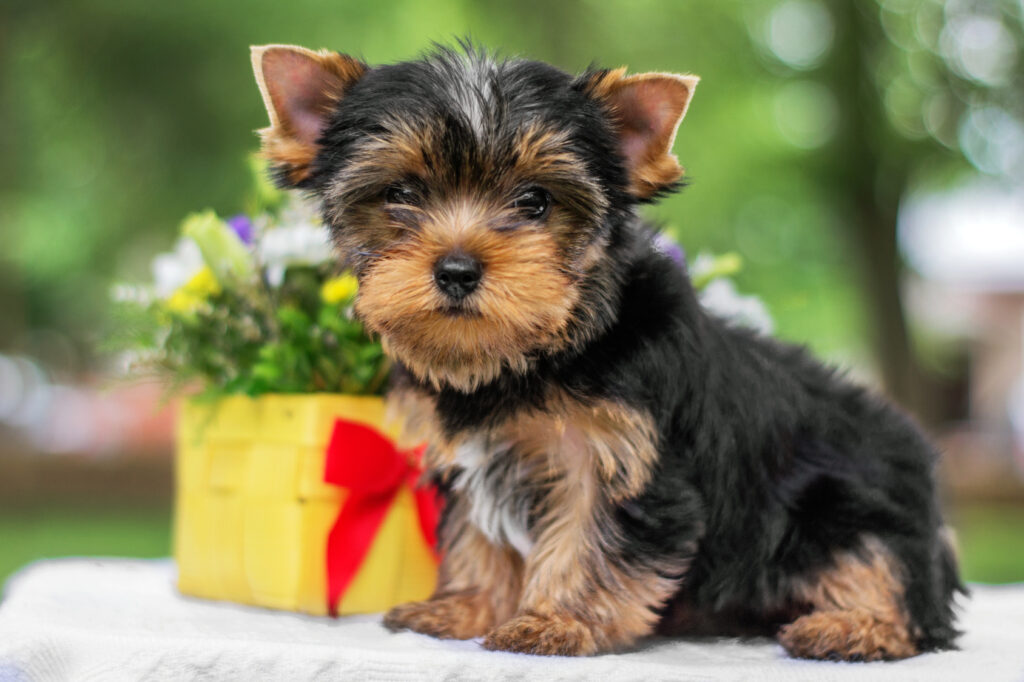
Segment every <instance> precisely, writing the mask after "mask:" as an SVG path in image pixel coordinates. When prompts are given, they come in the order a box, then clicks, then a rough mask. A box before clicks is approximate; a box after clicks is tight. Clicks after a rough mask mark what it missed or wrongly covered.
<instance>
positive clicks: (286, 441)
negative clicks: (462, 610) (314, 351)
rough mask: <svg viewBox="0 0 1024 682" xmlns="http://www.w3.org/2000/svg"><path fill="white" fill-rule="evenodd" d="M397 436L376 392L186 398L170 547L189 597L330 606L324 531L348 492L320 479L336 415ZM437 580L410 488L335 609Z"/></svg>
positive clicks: (408, 594) (394, 600)
mask: <svg viewBox="0 0 1024 682" xmlns="http://www.w3.org/2000/svg"><path fill="white" fill-rule="evenodd" d="M338 418H342V419H346V420H349V421H353V422H359V423H362V424H366V425H368V426H371V427H373V428H375V429H377V430H378V431H379V432H380V433H382V434H384V435H386V436H388V437H390V438H394V437H395V435H396V434H395V433H394V432H393V430H392V429H391V428H390V427H389V426H388V425H387V424H385V421H384V404H383V401H382V399H380V398H375V397H356V396H345V395H330V394H314V395H296V396H292V395H288V396H285V395H268V396H262V397H260V398H256V399H252V398H247V397H230V398H224V399H221V400H219V401H217V402H215V403H197V402H187V403H185V404H183V405H182V409H181V412H180V418H179V422H178V439H177V472H176V479H177V492H176V502H175V505H176V512H175V529H174V556H175V559H176V561H177V564H178V588H179V590H180V591H181V592H182V593H184V594H187V595H192V596H195V597H203V598H207V599H221V600H228V601H233V602H239V603H242V604H253V605H256V606H264V607H269V608H274V609H285V610H288V611H300V612H303V613H310V614H317V615H323V614H326V613H327V611H328V609H327V557H326V551H327V537H328V533H329V532H330V530H331V527H332V525H333V524H334V522H335V519H336V518H337V516H338V512H339V509H340V508H341V505H342V503H343V502H344V500H345V496H346V492H345V490H343V489H341V488H339V487H336V486H333V485H328V484H326V483H324V480H323V477H324V461H325V453H326V450H327V444H328V441H329V439H330V436H331V430H332V427H333V425H334V422H335V420H336V419H338ZM436 578H437V566H436V560H435V559H434V556H433V554H432V552H431V550H430V548H429V547H428V546H427V544H426V541H425V540H424V538H423V533H422V531H421V529H420V526H419V521H418V517H417V510H416V505H415V503H414V499H413V495H412V493H411V492H410V491H409V489H408V488H405V487H403V488H402V490H401V491H400V492H399V493H398V494H397V496H396V497H395V500H394V502H393V504H392V507H391V508H390V509H389V511H388V512H387V515H386V516H385V518H384V522H383V524H382V525H381V527H380V530H379V532H378V533H377V536H376V537H375V539H374V541H373V544H372V545H371V547H370V550H369V553H368V554H367V556H366V557H365V559H364V561H363V563H362V564H361V567H360V569H359V572H358V573H357V574H356V577H355V578H354V580H353V581H352V583H351V584H350V586H349V588H348V589H347V590H346V592H345V594H344V595H343V596H342V599H341V603H340V604H339V609H338V611H339V613H341V614H349V613H371V612H376V611H384V610H386V609H388V608H390V607H391V606H394V605H395V604H399V603H402V602H406V601H413V600H418V599H425V598H426V597H428V596H429V595H430V593H431V591H432V590H433V587H434V583H435V581H436Z"/></svg>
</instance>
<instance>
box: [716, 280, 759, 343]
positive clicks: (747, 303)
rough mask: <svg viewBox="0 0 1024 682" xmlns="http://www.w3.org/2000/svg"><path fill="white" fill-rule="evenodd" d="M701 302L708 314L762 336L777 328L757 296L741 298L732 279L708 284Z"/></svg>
mask: <svg viewBox="0 0 1024 682" xmlns="http://www.w3.org/2000/svg"><path fill="white" fill-rule="evenodd" d="M700 302H701V305H703V306H704V307H705V308H706V309H707V310H708V312H710V313H712V314H714V315H717V316H718V317H721V318H723V319H725V320H728V321H729V322H733V323H735V324H738V325H742V326H744V327H750V328H751V329H755V330H757V331H759V332H760V333H762V334H765V335H768V334H771V333H772V330H773V329H774V327H775V324H774V323H773V322H772V317H771V315H769V314H768V309H767V308H766V307H765V305H764V303H762V302H761V300H760V299H758V298H757V297H756V296H741V295H740V294H739V292H737V291H736V285H734V284H733V283H732V280H730V279H725V278H719V279H715V280H712V281H711V282H708V284H707V286H705V287H704V290H703V291H701V292H700Z"/></svg>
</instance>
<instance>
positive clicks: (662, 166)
mask: <svg viewBox="0 0 1024 682" xmlns="http://www.w3.org/2000/svg"><path fill="white" fill-rule="evenodd" d="M625 73H626V70H625V69H624V68H622V69H615V70H613V71H602V72H599V73H597V74H594V75H593V76H591V78H590V79H589V81H588V82H587V83H586V85H585V89H586V91H587V92H588V93H589V94H590V95H591V96H592V97H594V98H596V99H598V100H599V101H601V102H602V103H604V104H605V106H606V107H607V108H608V110H609V112H610V114H611V116H612V119H613V120H614V121H615V123H616V125H617V128H618V131H617V132H618V136H619V139H618V142H619V152H620V153H621V154H622V158H623V160H624V161H625V163H626V171H627V173H628V176H629V192H630V193H631V194H633V195H634V196H635V197H637V198H638V199H641V200H644V199H650V198H651V197H653V196H655V195H656V194H658V193H659V192H662V191H665V190H668V189H671V188H672V186H673V185H674V184H675V182H676V181H677V180H678V179H679V178H680V176H682V174H683V169H682V167H681V166H680V165H679V161H678V160H677V159H676V157H675V156H673V154H672V143H673V142H674V141H675V137H676V129H677V128H678V127H679V124H680V123H681V122H682V120H683V116H685V115H686V109H687V107H688V106H689V105H690V99H691V98H692V97H693V91H694V89H695V88H696V87H697V83H698V82H699V81H700V78H698V77H697V76H680V75H676V74H672V73H641V74H636V75H633V76H626V75H625Z"/></svg>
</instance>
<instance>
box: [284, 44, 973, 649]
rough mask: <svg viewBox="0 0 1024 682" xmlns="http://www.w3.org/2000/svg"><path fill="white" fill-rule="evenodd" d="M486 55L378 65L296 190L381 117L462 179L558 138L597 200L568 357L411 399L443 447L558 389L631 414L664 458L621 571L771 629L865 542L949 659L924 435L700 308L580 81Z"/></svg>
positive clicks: (876, 402)
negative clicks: (774, 619) (484, 125)
mask: <svg viewBox="0 0 1024 682" xmlns="http://www.w3.org/2000/svg"><path fill="white" fill-rule="evenodd" d="M483 59H486V57H485V56H483V55H481V54H478V53H476V52H474V51H473V50H470V51H469V53H468V57H466V56H463V55H461V54H456V53H454V52H451V51H447V50H441V51H439V52H437V53H435V54H433V55H430V56H428V57H427V58H425V59H423V60H420V61H414V62H408V63H403V64H399V65H395V66H384V67H376V68H373V69H371V70H370V71H369V72H368V73H367V75H366V76H364V77H363V78H362V79H361V80H360V81H359V82H358V83H356V84H355V85H354V86H353V87H352V88H351V89H350V90H349V91H348V92H347V93H346V95H345V98H344V100H343V102H342V103H341V104H340V105H339V107H338V108H337V110H336V111H335V113H334V114H333V116H332V117H331V119H330V123H329V125H328V126H327V128H326V129H325V132H324V134H323V137H322V139H321V141H320V144H321V149H322V150H321V152H320V154H319V156H318V157H317V159H316V161H315V164H314V172H313V173H312V175H310V177H309V178H308V179H307V180H306V181H305V182H304V183H303V186H304V187H306V188H307V189H310V190H313V191H314V192H320V193H323V192H324V191H325V188H326V187H327V185H328V184H329V183H330V182H331V181H332V179H334V178H336V177H337V176H338V175H339V173H343V172H344V169H345V165H346V163H347V160H348V159H349V158H350V157H351V155H352V154H353V153H354V151H355V150H358V148H359V144H360V142H361V140H363V139H365V137H366V136H368V135H373V134H376V133H379V132H380V131H381V130H385V129H386V128H387V126H388V125H389V123H388V121H390V120H426V119H429V120H431V121H434V122H435V124H437V125H440V126H442V127H443V128H444V130H445V131H447V135H448V138H447V140H446V143H445V145H444V147H443V148H444V150H445V152H446V155H445V156H444V157H442V158H436V159H434V160H433V163H436V164H438V165H442V166H444V167H445V168H446V169H447V172H450V173H453V174H456V175H457V178H456V180H455V182H456V183H461V182H471V183H480V184H481V185H485V184H486V183H487V182H488V177H487V174H488V173H494V172H500V168H501V164H500V163H498V162H495V160H494V158H493V157H494V156H495V155H500V153H499V152H500V150H501V149H504V148H505V147H507V145H506V142H507V141H508V140H510V139H512V137H513V136H514V134H515V132H516V131H518V130H520V129H522V128H523V126H525V125H527V124H529V123H531V122H535V121H537V120H543V121H546V122H548V124H549V125H551V126H554V127H557V128H558V129H560V130H564V131H567V132H568V133H569V134H570V137H571V146H572V151H573V153H574V154H576V155H577V156H578V157H579V158H580V159H581V160H582V166H581V168H580V174H581V176H585V177H586V179H587V180H588V181H590V182H593V183H596V184H597V185H598V186H599V187H600V188H601V192H602V193H603V196H604V198H605V200H606V203H607V206H606V208H604V209H601V210H596V209H593V210H590V209H588V208H587V207H585V206H584V207H581V208H580V220H581V221H582V222H584V223H585V230H587V231H588V240H589V241H593V240H594V239H597V238H598V237H601V238H604V239H605V240H606V241H607V244H608V245H607V248H606V253H605V254H604V258H603V259H602V263H601V265H600V266H599V267H597V268H595V269H594V270H593V271H591V272H590V273H589V274H588V275H587V276H588V277H589V279H588V280H587V281H585V282H584V283H583V285H584V288H585V291H586V294H585V296H584V298H583V300H582V302H581V303H580V305H579V309H578V310H577V311H575V313H574V315H573V319H577V320H584V321H582V322H580V323H579V325H580V329H579V330H577V333H576V336H575V338H576V340H577V343H575V344H574V345H572V346H570V347H569V348H568V349H563V350H560V351H558V352H554V353H549V352H547V351H545V350H544V349H538V350H537V352H536V357H535V358H534V360H535V364H534V369H533V371H532V372H530V373H528V374H525V375H523V374H514V373H511V372H507V373H506V374H504V375H503V376H501V377H499V378H498V379H497V380H496V381H494V382H493V383H490V384H488V385H486V386H483V387H481V388H479V389H477V390H475V391H473V392H472V393H469V394H467V393H463V392H460V391H458V390H455V389H451V388H442V389H441V390H439V391H438V390H435V389H432V388H430V387H429V386H427V385H422V386H419V387H418V388H419V390H422V391H424V392H426V393H429V394H431V395H433V396H434V397H436V403H437V412H438V414H439V416H440V419H441V420H442V422H443V428H444V430H445V432H446V433H448V434H449V435H457V434H459V433H462V432H467V431H473V430H476V429H481V428H488V427H489V426H490V425H493V424H495V423H498V422H500V421H501V420H502V419H504V418H506V417H508V416H509V415H511V414H513V413H515V412H517V411H519V410H522V409H526V408H534V409H542V408H543V405H544V399H545V395H546V394H547V389H548V388H549V387H551V386H557V387H559V388H560V389H562V390H565V391H566V392H568V393H569V394H570V395H571V396H573V397H574V398H576V399H577V400H579V401H582V402H587V401H597V400H611V401H615V402H617V403H621V404H625V405H628V406H631V407H633V408H635V409H638V410H641V411H643V412H644V413H647V414H649V415H651V417H652V418H653V420H654V423H655V425H656V429H657V434H658V447H659V455H660V458H659V460H658V463H657V468H656V471H655V472H654V475H653V476H652V477H651V479H650V483H649V484H648V485H647V487H646V489H645V490H644V491H643V493H642V494H641V495H639V496H637V497H636V498H634V499H631V500H628V501H626V502H624V503H622V504H621V505H620V506H618V508H617V509H616V511H615V515H614V519H615V523H616V524H618V528H617V532H616V533H615V534H616V535H617V536H618V537H621V538H623V541H622V542H621V543H619V545H618V550H617V551H618V552H620V553H621V557H619V559H621V560H622V561H624V562H625V561H627V560H628V561H637V560H638V559H637V558H638V557H639V558H641V559H642V558H644V557H647V558H650V559H651V560H652V565H653V564H654V563H656V561H655V560H658V559H661V558H668V559H672V560H673V561H674V562H675V564H676V565H677V564H678V562H679V561H684V562H685V561H689V570H688V572H687V573H686V576H685V579H684V580H683V583H682V588H681V590H680V594H679V596H678V599H680V600H683V601H685V602H686V603H688V604H692V605H696V606H697V607H698V608H699V609H701V610H702V611H705V612H707V613H728V612H733V611H741V612H743V613H745V614H747V616H746V617H748V618H752V619H755V620H756V619H757V618H765V619H770V618H771V615H770V613H769V611H770V610H772V609H774V608H777V607H778V606H779V604H780V603H782V602H785V600H786V599H787V594H788V590H789V588H790V581H791V579H792V578H793V577H794V576H798V575H806V574H809V573H811V572H813V571H815V570H816V569H821V568H825V567H827V566H828V565H829V564H830V562H831V561H832V559H833V557H834V555H835V554H836V553H837V552H839V551H843V550H851V551H856V550H857V549H858V547H859V545H858V541H859V539H860V538H862V537H863V536H864V535H866V534H867V535H873V536H876V537H877V538H879V539H880V540H881V541H882V543H884V545H885V547H886V548H887V549H888V550H889V551H890V552H891V554H892V555H893V556H894V557H895V558H896V559H897V560H898V562H899V564H900V565H901V567H902V569H903V572H902V575H901V576H900V577H901V580H902V581H903V584H904V586H905V606H906V610H907V611H908V612H909V614H910V617H911V626H912V632H913V633H914V636H915V637H916V639H917V645H918V647H919V648H920V649H921V650H929V649H936V648H947V647H951V646H952V645H953V641H954V638H955V636H956V634H957V633H956V630H955V628H954V613H953V609H952V602H953V597H954V594H955V592H957V591H958V590H960V591H962V590H963V587H962V585H961V583H960V580H959V578H958V576H957V571H956V565H955V560H954V558H953V556H952V554H951V550H950V548H949V547H948V545H947V543H946V542H945V540H944V539H943V536H942V527H943V524H942V519H941V515H940V510H939V507H938V504H937V502H936V491H935V480H934V469H935V463H936V456H937V455H936V452H935V450H934V448H933V447H932V446H931V445H930V444H929V443H928V441H927V439H926V438H925V437H924V436H923V435H922V433H921V432H920V430H919V429H918V427H917V426H915V424H914V423H913V422H912V421H911V420H910V419H909V418H908V417H907V416H906V415H904V414H903V413H902V412H900V411H899V410H898V409H897V408H895V407H893V406H891V405H890V404H888V403H886V402H885V401H883V400H881V399H880V398H878V397H876V396H874V395H872V394H871V393H869V392H867V391H865V390H863V389H862V388H860V387H857V386H855V385H853V384H852V383H851V382H849V381H848V380H846V379H845V378H844V377H842V376H840V375H839V374H837V373H836V372H835V371H834V370H831V369H829V368H826V367H824V366H823V365H822V364H820V363H819V362H818V361H816V360H814V359H813V358H811V357H810V356H809V355H808V354H807V353H806V352H805V351H804V350H803V349H801V348H796V347H793V346H790V345H786V344H783V343H779V342H776V341H773V340H771V339H768V338H764V337H762V336H759V335H757V334H756V333H754V332H751V331H748V330H745V329H741V328H737V327H734V326H732V325H730V324H729V323H727V322H724V321H722V320H720V319H717V318H716V317H714V316H713V315H711V314H709V313H708V312H707V311H705V310H704V309H703V308H702V307H701V306H700V304H699V303H698V301H697V298H696V296H695V294H694V291H693V289H692V287H691V285H690V282H689V280H688V278H687V276H686V273H685V272H684V271H683V270H682V269H681V268H679V267H678V266H677V265H676V264H675V263H673V262H672V261H671V260H670V259H669V258H667V257H666V256H664V255H663V254H662V253H661V252H659V251H658V249H657V248H656V247H655V246H654V245H653V243H652V240H651V231H650V229H649V228H648V227H647V226H646V225H645V224H644V223H643V222H642V221H641V220H640V219H639V218H638V217H637V215H636V213H635V208H636V205H637V204H638V203H640V202H639V201H638V200H637V199H635V198H633V197H632V196H631V195H629V194H628V193H627V191H626V179H625V178H626V174H625V171H624V168H623V164H622V159H621V158H620V157H619V156H618V154H617V153H616V152H615V149H616V147H615V139H614V128H613V126H612V125H611V124H610V122H609V120H608V115H607V113H608V112H606V111H605V110H604V109H603V108H602V107H601V106H600V104H599V103H597V102H595V101H594V100H592V99H591V98H589V97H588V96H587V94H586V92H585V83H586V82H587V80H588V78H590V77H591V76H593V72H591V73H588V74H585V75H584V76H581V77H579V78H573V77H571V76H569V75H568V74H565V73H563V72H561V71H559V70H557V69H555V68H553V67H550V66H548V65H545V64H540V63H537V62H529V61H522V60H510V61H505V62H497V63H496V66H495V67H494V68H493V69H488V70H483V69H474V68H473V66H472V64H473V63H474V60H483ZM481 74H485V75H481ZM482 77H486V78H488V79H490V81H491V82H490V85H489V87H490V89H491V93H492V94H491V96H490V99H487V100H486V101H484V99H483V98H482V96H480V95H479V89H480V87H481V83H480V82H479V81H478V80H475V79H479V78H482ZM460 93H461V94H460ZM461 96H464V97H467V98H474V97H480V100H479V102H478V103H479V104H481V106H485V107H486V109H487V112H488V113H487V116H486V121H487V122H488V124H489V125H490V126H491V127H490V128H489V129H488V131H489V132H488V133H487V135H486V136H485V139H482V140H481V139H479V138H478V137H477V136H475V135H474V133H473V131H472V128H473V126H472V125H471V123H470V122H469V121H468V120H467V119H466V115H465V107H464V102H462V101H460V97H461ZM503 145H504V146H503ZM363 189H364V190H365V191H366V192H368V193H373V192H379V191H380V189H381V188H380V187H376V186H368V187H366V188H363ZM671 189H673V187H666V188H663V191H670V190H671ZM358 200H359V197H358V196H357V195H356V194H353V195H351V196H347V197H346V198H345V201H358ZM328 208H331V207H328ZM588 211H589V212H588ZM334 227H335V228H336V229H340V230H344V229H345V226H344V225H337V224H336V225H334ZM581 229H583V228H581ZM404 381H406V382H412V383H416V382H415V380H414V379H413V378H411V377H409V376H408V375H406V376H405V378H404ZM695 546H696V547H697V549H696V552H694V547H695ZM612 558H613V559H615V557H612Z"/></svg>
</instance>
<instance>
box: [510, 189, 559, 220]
mask: <svg viewBox="0 0 1024 682" xmlns="http://www.w3.org/2000/svg"><path fill="white" fill-rule="evenodd" d="M512 208H513V209H514V210H516V211H517V212H518V213H519V215H521V216H523V217H524V218H526V219H527V220H543V219H544V218H545V217H546V216H547V214H548V211H550V210H551V195H550V194H548V193H547V190H544V189H541V188H540V187H531V188H530V189H527V190H524V191H523V192H522V193H521V194H520V195H519V196H517V197H516V198H515V199H514V200H513V201H512Z"/></svg>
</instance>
